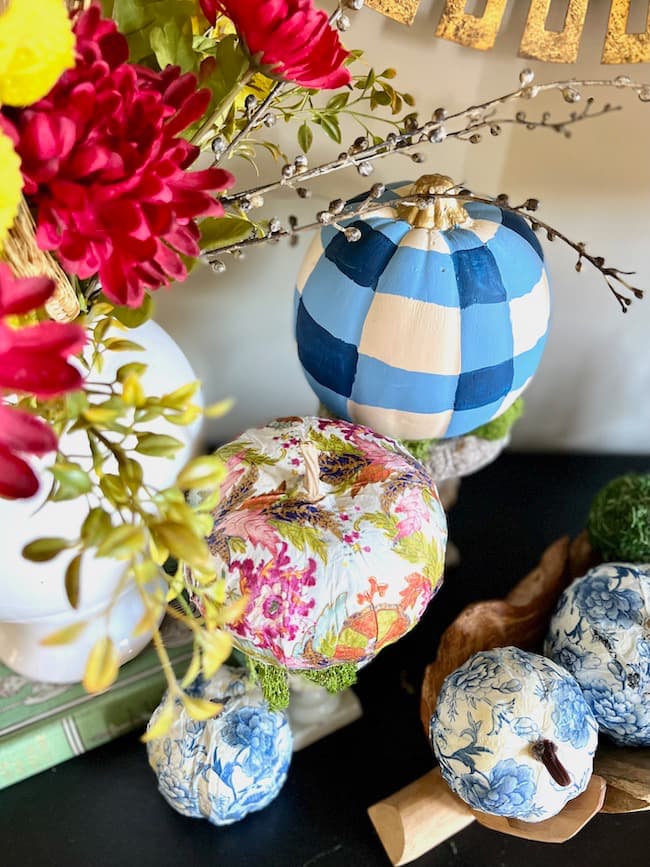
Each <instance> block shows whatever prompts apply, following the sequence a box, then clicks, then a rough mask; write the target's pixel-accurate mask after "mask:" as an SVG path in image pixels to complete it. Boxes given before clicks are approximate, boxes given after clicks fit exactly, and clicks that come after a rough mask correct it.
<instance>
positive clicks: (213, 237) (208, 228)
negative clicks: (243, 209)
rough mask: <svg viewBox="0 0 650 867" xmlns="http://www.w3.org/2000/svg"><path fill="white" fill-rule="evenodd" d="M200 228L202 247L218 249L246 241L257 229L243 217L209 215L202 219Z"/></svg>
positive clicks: (204, 248)
mask: <svg viewBox="0 0 650 867" xmlns="http://www.w3.org/2000/svg"><path fill="white" fill-rule="evenodd" d="M199 228H200V230H201V239H200V241H199V246H200V247H201V249H202V250H210V249H215V250H218V249H219V248H220V247H227V246H228V245H229V244H237V243H239V241H244V240H245V239H246V238H248V236H249V235H250V234H251V232H253V231H254V230H255V225H254V224H253V223H251V222H250V220H244V219H243V218H241V217H230V216H228V217H207V218H206V219H205V220H202V221H201V223H200V224H199Z"/></svg>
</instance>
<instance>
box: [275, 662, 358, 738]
mask: <svg viewBox="0 0 650 867" xmlns="http://www.w3.org/2000/svg"><path fill="white" fill-rule="evenodd" d="M289 684H290V687H291V701H290V703H289V709H288V714H289V723H290V724H291V731H292V732H293V750H294V752H297V751H298V750H302V749H303V748H304V747H308V746H309V745H310V744H313V743H315V742H316V741H319V740H320V739H321V738H324V737H327V735H331V734H332V733H333V732H335V731H338V729H341V728H343V727H344V726H347V725H349V724H350V723H352V722H354V721H355V720H358V719H359V717H360V716H361V714H362V710H361V702H360V701H359V699H358V698H357V697H356V695H355V694H354V692H353V691H352V690H351V689H346V690H344V691H343V692H340V693H338V694H336V695H332V693H329V692H328V691H327V690H326V689H325V688H324V687H322V686H316V685H315V684H311V683H309V682H308V681H305V680H304V679H303V678H297V677H291V676H290V677H289Z"/></svg>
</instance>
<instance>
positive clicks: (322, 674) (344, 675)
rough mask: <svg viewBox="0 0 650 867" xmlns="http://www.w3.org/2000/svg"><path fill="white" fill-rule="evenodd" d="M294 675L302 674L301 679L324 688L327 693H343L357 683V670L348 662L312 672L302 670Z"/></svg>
mask: <svg viewBox="0 0 650 867" xmlns="http://www.w3.org/2000/svg"><path fill="white" fill-rule="evenodd" d="M296 674H302V676H303V677H305V678H307V680H310V681H311V682H312V683H317V684H318V686H324V687H325V689H326V690H327V691H328V692H343V690H344V689H347V688H348V687H349V686H352V684H353V683H356V682H357V668H356V666H355V665H352V663H350V662H346V663H343V664H342V665H333V666H331V668H320V669H315V670H313V671H308V670H304V669H303V670H302V671H298V672H296Z"/></svg>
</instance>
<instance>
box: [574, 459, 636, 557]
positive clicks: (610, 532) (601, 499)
mask: <svg viewBox="0 0 650 867" xmlns="http://www.w3.org/2000/svg"><path fill="white" fill-rule="evenodd" d="M587 530H588V531H589V539H590V541H591V544H592V545H593V546H594V548H598V549H599V551H600V552H601V554H602V555H603V557H604V559H605V560H624V561H626V562H628V563H648V562H650V475H649V474H646V475H627V476H619V477H618V478H616V479H612V481H611V482H609V484H607V485H605V487H604V488H602V489H601V490H600V491H599V492H598V494H596V497H595V498H594V501H593V503H592V504H591V509H590V511H589V519H588V521H587Z"/></svg>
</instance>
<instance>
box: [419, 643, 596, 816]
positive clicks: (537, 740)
mask: <svg viewBox="0 0 650 867" xmlns="http://www.w3.org/2000/svg"><path fill="white" fill-rule="evenodd" d="M430 737H431V743H432V745H433V749H434V752H435V754H436V758H437V760H438V763H439V764H440V772H441V774H442V776H443V779H444V780H445V781H446V782H447V783H448V784H449V786H450V787H451V789H452V790H453V791H454V792H455V793H456V794H457V795H458V796H459V797H460V798H462V799H463V800H464V801H465V802H466V803H468V804H469V805H470V807H472V808H473V809H474V810H480V811H481V812H483V813H492V814H494V815H497V816H508V817H510V818H517V819H523V820H525V821H527V822H540V821H542V820H544V819H548V818H550V817H551V816H555V815H556V814H557V813H559V812H560V810H561V809H562V807H564V805H565V804H566V803H567V802H568V801H569V800H571V799H572V798H575V797H577V796H578V795H579V794H581V793H582V792H584V790H585V789H586V788H587V785H588V784H589V780H590V779H591V773H592V767H593V759H594V753H595V751H596V743H597V741H598V727H597V726H596V721H595V720H594V717H593V715H592V713H591V711H590V710H589V707H588V705H587V703H586V701H585V699H584V697H583V695H582V692H581V691H580V687H579V686H578V684H577V682H576V680H575V679H574V678H573V677H572V676H571V675H570V674H569V673H568V672H567V671H565V670H564V669H563V668H561V667H560V666H559V665H556V664H555V663H553V662H551V661H550V660H549V659H544V657H543V656H538V655H537V654H535V653H526V652H525V651H523V650H520V649H519V648H518V647H499V648H495V649H494V650H485V651H481V652H479V653H476V654H475V655H474V656H472V657H471V658H470V659H469V660H468V661H467V662H466V663H465V664H464V665H462V666H461V667H460V668H457V669H456V671H454V672H453V673H452V674H450V675H449V677H447V679H446V680H445V682H444V683H443V685H442V689H441V691H440V695H439V696H438V701H437V704H436V710H435V713H434V715H433V717H432V718H431V725H430Z"/></svg>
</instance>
